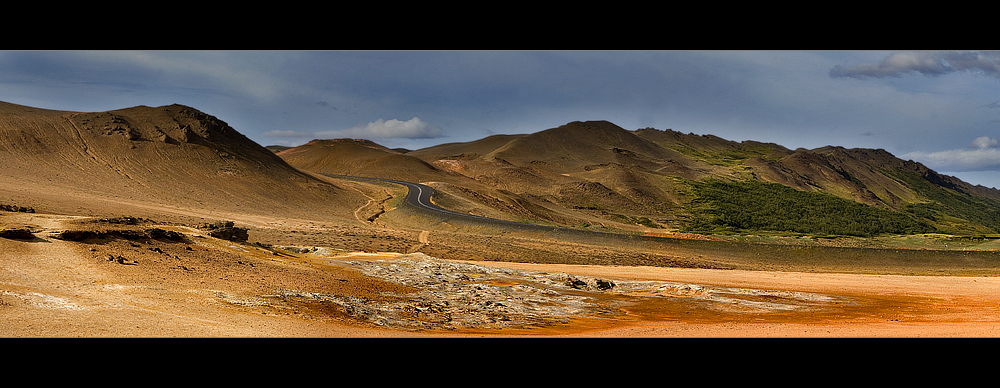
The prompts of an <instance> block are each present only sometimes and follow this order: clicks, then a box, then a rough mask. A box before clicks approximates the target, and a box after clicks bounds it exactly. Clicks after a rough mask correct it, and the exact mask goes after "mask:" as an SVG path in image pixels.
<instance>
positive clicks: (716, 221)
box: [407, 121, 1000, 235]
mask: <svg viewBox="0 0 1000 388" xmlns="http://www.w3.org/2000/svg"><path fill="white" fill-rule="evenodd" d="M407 155H411V156H414V157H418V158H421V159H423V160H424V161H426V162H428V163H431V164H433V165H435V166H439V167H441V168H448V169H451V170H452V171H454V172H458V173H461V174H463V175H466V176H468V177H470V178H473V179H475V180H477V181H478V182H481V183H483V184H485V185H487V186H491V187H498V188H503V189H504V190H507V191H510V192H513V193H516V194H521V195H526V196H530V197H535V198H542V199H544V200H546V201H549V202H551V203H554V204H557V205H559V206H561V207H562V208H564V209H569V210H572V211H576V212H577V213H585V214H587V215H589V216H593V217H600V218H602V219H605V220H608V221H617V222H622V223H629V222H632V223H639V224H643V225H645V226H657V227H666V228H678V229H685V230H691V231H702V232H704V231H721V230H729V231H753V230H748V229H747V228H743V227H741V226H740V225H741V224H739V223H734V224H730V223H729V222H728V221H726V220H727V219H728V220H732V219H733V217H732V216H733V215H732V214H727V213H726V212H732V211H733V210H732V209H735V208H733V207H731V206H728V205H726V204H724V203H722V202H719V201H720V200H721V198H725V197H727V196H726V195H719V191H718V190H743V191H747V190H749V191H750V192H752V193H756V194H755V195H766V196H769V197H774V196H788V195H793V196H794V194H790V192H787V191H783V190H777V189H776V188H775V187H774V186H767V185H766V184H777V185H780V186H785V187H790V188H793V189H796V190H797V191H800V192H806V193H813V194H826V195H825V196H811V197H802V198H798V197H796V198H798V199H796V201H800V200H808V201H823V202H830V203H828V204H826V205H829V206H831V207H828V208H844V206H849V205H846V204H842V203H840V202H838V201H841V200H843V201H850V202H856V203H860V204H863V205H867V206H869V207H873V208H877V209H882V210H884V211H888V213H886V212H879V211H871V212H870V211H868V210H865V211H863V213H865V214H869V213H870V214H881V215H883V216H885V217H889V218H892V219H896V221H898V222H895V225H904V224H905V225H907V226H906V227H901V228H894V227H888V226H886V227H884V228H879V227H876V228H867V227H866V228H856V230H861V229H864V230H867V232H864V233H863V234H866V235H867V234H881V233H909V232H926V231H937V232H943V233H953V234H994V233H1000V219H998V218H1000V215H998V209H1000V191H998V190H995V189H989V188H985V187H982V186H973V185H970V184H968V183H966V182H962V181H961V180H959V179H957V178H954V177H950V176H945V175H941V174H938V173H936V172H934V171H932V170H930V169H928V168H927V167H925V166H923V165H921V164H919V163H916V162H913V161H904V160H901V159H898V158H896V157H895V156H893V155H891V154H890V153H888V152H886V151H885V150H872V149H845V148H843V147H822V148H818V149H814V150H806V149H797V150H790V149H787V148H785V147H782V146H780V145H777V144H773V143H762V142H754V141H744V142H735V141H730V140H725V139H722V138H719V137H716V136H711V135H694V134H682V133H679V132H676V131H672V130H656V129H652V128H644V129H639V130H635V131H629V130H625V129H623V128H620V127H618V126H616V125H614V124H612V123H609V122H606V121H595V122H572V123H569V124H566V125H563V126H560V127H557V128H551V129H548V130H544V131H540V132H537V133H533V134H526V135H503V136H492V137H488V138H485V139H481V140H477V141H473V142H468V143H451V144H444V145H440V146H435V147H428V148H425V149H421V150H416V151H412V152H409V153H407ZM715 180H718V181H721V182H755V183H756V184H758V185H763V186H759V187H761V188H762V189H761V190H758V189H756V188H755V189H753V190H750V189H748V188H747V187H745V186H740V185H729V186H713V192H714V193H715V194H713V195H711V196H709V197H706V195H708V194H706V193H708V191H705V190H701V189H699V188H704V187H705V186H704V185H703V184H702V183H703V182H709V181H715ZM729 197H731V196H729ZM769 197H760V198H746V200H748V201H749V202H748V203H750V204H754V203H762V201H767V200H769V199H768V198H769ZM713 201H714V202H713ZM833 202H837V203H836V204H834V203H833ZM786 203H794V201H792V202H786ZM722 209H729V210H722ZM779 209H780V208H779ZM786 210H789V211H788V212H778V213H774V214H772V215H773V216H774V217H779V218H786V219H785V220H782V222H779V223H764V224H754V225H765V224H766V225H771V226H766V227H763V229H764V230H773V228H777V230H779V231H789V232H795V233H806V234H809V233H817V232H818V233H822V232H819V231H815V230H812V231H811V230H803V229H801V228H787V227H776V226H774V225H779V224H784V225H788V224H790V222H794V221H795V217H800V216H801V214H799V213H797V212H795V211H791V210H792V209H786ZM897 216H899V217H902V218H899V219H897ZM709 219H710V220H711V221H707V220H709ZM902 220H905V221H902ZM813 221H815V222H817V224H816V225H820V224H822V223H823V222H824V221H821V220H813ZM829 222H833V221H829ZM865 222H875V221H871V220H868V221H865ZM709 225H714V226H715V227H713V228H707V229H706V227H707V226H709ZM742 225H750V224H742ZM859 233H860V232H859ZM848 234H850V233H848Z"/></svg>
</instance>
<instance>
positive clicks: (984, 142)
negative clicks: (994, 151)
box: [970, 136, 998, 149]
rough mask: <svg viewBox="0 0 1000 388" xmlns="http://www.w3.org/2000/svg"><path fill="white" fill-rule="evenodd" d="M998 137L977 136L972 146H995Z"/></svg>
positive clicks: (981, 147)
mask: <svg viewBox="0 0 1000 388" xmlns="http://www.w3.org/2000/svg"><path fill="white" fill-rule="evenodd" d="M997 144H998V143H997V139H990V138H989V137H988V136H980V137H977V138H976V140H973V141H972V144H971V145H970V147H972V148H975V149H983V148H993V147H996V146H997Z"/></svg>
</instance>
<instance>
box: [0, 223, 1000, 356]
mask: <svg viewBox="0 0 1000 388" xmlns="http://www.w3.org/2000/svg"><path fill="white" fill-rule="evenodd" d="M181 219H183V218H177V220H181ZM0 221H2V223H3V225H4V227H5V230H18V229H21V230H24V229H26V230H28V231H30V232H31V236H30V237H26V236H21V237H6V238H0V252H4V260H3V261H2V263H0V269H2V270H0V312H2V316H3V317H4V318H3V321H4V324H3V325H2V326H0V336H5V337H513V336H517V337H522V336H534V337H566V336H568V337H992V336H996V335H998V334H1000V294H998V293H997V292H996V290H998V289H1000V278H998V277H996V276H993V275H992V274H990V273H987V272H990V271H986V272H983V273H980V274H976V275H961V276H946V275H938V274H934V273H926V274H916V275H909V274H884V273H883V274H880V273H876V272H891V271H878V270H871V271H866V272H868V273H844V272H837V271H829V270H824V269H822V268H820V269H815V268H808V267H800V268H784V269H781V270H756V269H754V268H752V267H753V265H749V266H748V267H747V268H743V269H740V268H735V267H730V268H725V269H723V268H722V267H725V266H726V265H723V264H725V263H729V264H732V263H733V261H732V260H730V259H728V258H726V257H722V256H720V257H711V256H707V255H700V256H697V257H692V258H690V260H691V261H689V262H688V263H696V262H698V263H702V264H705V265H687V266H686V267H687V268H683V267H676V266H675V267H669V266H644V265H584V264H561V263H558V262H557V261H559V260H550V261H552V262H536V263H530V262H509V261H496V260H466V259H451V260H449V259H442V258H438V257H435V256H433V255H432V254H441V256H448V254H447V253H446V252H448V250H447V249H451V248H455V247H460V246H462V244H461V243H460V242H457V241H458V240H461V239H463V238H465V239H468V238H471V239H482V237H481V236H479V235H463V234H462V233H460V232H455V233H451V234H450V235H449V233H444V232H431V231H427V230H423V231H417V230H412V231H405V230H403V231H401V230H398V229H380V228H374V227H372V228H364V227H351V226H349V227H345V226H344V225H343V224H340V223H330V224H324V223H321V222H315V221H310V222H300V223H296V222H295V221H289V220H281V219H268V218H266V217H258V218H255V219H246V220H240V221H238V222H237V224H243V225H248V226H249V227H248V229H249V230H250V238H249V240H248V241H247V242H236V241H230V240H226V239H220V238H215V237H212V236H210V235H209V234H208V233H207V232H206V231H205V230H203V229H199V228H198V227H197V225H195V224H194V223H188V224H185V223H183V222H178V221H170V222H157V221H156V220H154V219H147V218H142V217H135V218H132V217H122V218H117V219H114V218H104V219H102V218H96V217H86V216H69V215H59V214H45V213H24V212H3V213H2V215H0ZM67 231H77V232H78V233H75V234H74V233H67ZM79 231H92V232H93V233H91V234H82V233H79ZM167 231H169V232H174V233H167ZM437 238H440V239H441V240H443V241H446V242H447V245H446V248H447V249H444V250H437V251H435V250H434V249H429V248H431V247H435V246H437V245H439V244H440V243H439V242H438V241H435V239H437ZM491 239H495V240H506V243H501V244H500V245H502V246H517V245H518V244H526V241H536V240H533V239H531V238H527V237H524V236H520V237H514V236H504V235H494V236H492V237H491ZM295 242H298V244H296V243H295ZM324 243H325V244H324ZM546 245H547V246H549V247H550V248H549V249H548V251H546V252H548V253H547V254H546V255H547V256H552V255H553V254H558V253H559V252H562V254H563V255H565V257H573V256H579V255H586V250H587V249H598V250H600V249H612V248H608V247H587V246H583V245H579V244H575V245H574V244H567V245H560V244H546ZM477 246H483V247H487V248H484V249H483V252H486V250H487V249H488V247H489V246H488V245H486V246H484V245H481V244H480V245H477ZM352 247H353V248H352ZM424 252H429V253H424ZM435 252H436V253H435ZM604 253H606V252H604ZM459 256H460V257H464V256H462V255H459ZM484 256H485V255H484ZM536 261H543V260H536ZM567 261H569V260H567ZM720 263H721V264H720ZM698 267H701V268H698ZM712 267H716V268H712Z"/></svg>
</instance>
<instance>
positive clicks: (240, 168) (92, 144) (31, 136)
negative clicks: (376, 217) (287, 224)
mask: <svg viewBox="0 0 1000 388" xmlns="http://www.w3.org/2000/svg"><path fill="white" fill-rule="evenodd" d="M0 159H2V160H4V167H3V169H2V170H0V200H2V201H5V202H6V201H9V202H13V203H17V204H23V205H21V206H33V207H35V208H40V209H48V210H50V211H62V212H69V213H70V214H73V213H81V212H82V213H88V212H93V211H97V210H95V209H98V208H100V209H104V210H101V211H103V212H116V213H121V212H125V211H126V210H125V208H129V207H131V208H147V209H148V208H151V207H156V206H165V207H169V208H174V209H178V211H180V210H179V209H186V210H185V211H192V212H200V211H210V212H225V213H236V214H295V215H301V214H306V213H307V212H315V211H321V212H322V211H324V209H332V207H333V204H338V205H337V206H353V205H354V204H355V203H357V202H359V201H360V203H362V204H363V203H364V201H363V198H362V197H361V196H360V195H359V194H357V193H356V192H354V191H352V190H347V189H344V188H340V187H337V186H335V185H333V184H331V183H330V182H327V181H324V180H321V179H318V178H316V177H314V176H311V175H309V174H307V173H304V172H302V171H299V170H297V169H295V168H293V167H291V166H289V165H288V164H287V163H285V162H284V160H282V159H281V158H279V157H277V156H275V155H274V154H273V153H272V152H270V151H268V150H267V149H265V148H263V147H261V146H260V145H258V144H256V143H254V142H253V141H251V140H250V139H248V138H246V137H245V136H243V135H242V134H240V133H239V132H237V131H236V130H235V129H233V128H232V127H230V126H229V125H227V124H226V123H225V122H223V121H221V120H219V119H217V118H215V117H213V116H210V115H207V114H205V113H202V112H200V111H198V110H195V109H193V108H190V107H186V106H182V105H169V106H163V107H157V108H152V107H146V106H137V107H133V108H127V109H121V110H114V111H108V112H93V113H90V112H69V111H56V110H45V109H36V108H31V107H25V106H20V105H15V104H8V103H0ZM342 214H350V212H343V213H342Z"/></svg>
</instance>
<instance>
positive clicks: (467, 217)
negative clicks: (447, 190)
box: [323, 174, 573, 232]
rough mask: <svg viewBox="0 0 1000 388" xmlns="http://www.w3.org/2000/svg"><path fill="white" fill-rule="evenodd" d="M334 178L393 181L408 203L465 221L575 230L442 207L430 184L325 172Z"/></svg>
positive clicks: (540, 228) (430, 211)
mask: <svg viewBox="0 0 1000 388" xmlns="http://www.w3.org/2000/svg"><path fill="white" fill-rule="evenodd" d="M323 175H326V176H328V177H332V178H340V179H360V180H371V181H379V182H386V183H393V184H397V185H402V186H405V187H406V189H407V194H406V204H408V205H410V206H412V207H414V208H416V209H417V210H420V211H423V212H426V213H429V214H431V215H436V216H445V217H446V218H448V219H460V220H463V221H468V222H474V223H479V224H483V225H491V226H509V227H511V228H515V229H518V230H531V231H543V232H544V231H556V230H573V229H566V228H560V227H555V226H544V225H535V224H526V223H523V222H514V221H507V220H500V219H496V218H488V217H480V216H475V215H472V214H465V213H459V212H455V211H451V210H448V209H445V208H442V207H440V206H438V205H435V204H434V203H433V202H431V196H433V195H434V189H433V188H431V187H430V186H426V185H422V184H419V183H413V182H406V181H398V180H393V179H382V178H369V177H360V176H350V175H336V174H323Z"/></svg>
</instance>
